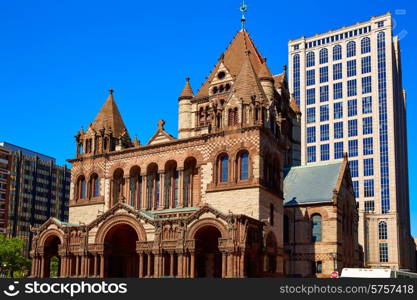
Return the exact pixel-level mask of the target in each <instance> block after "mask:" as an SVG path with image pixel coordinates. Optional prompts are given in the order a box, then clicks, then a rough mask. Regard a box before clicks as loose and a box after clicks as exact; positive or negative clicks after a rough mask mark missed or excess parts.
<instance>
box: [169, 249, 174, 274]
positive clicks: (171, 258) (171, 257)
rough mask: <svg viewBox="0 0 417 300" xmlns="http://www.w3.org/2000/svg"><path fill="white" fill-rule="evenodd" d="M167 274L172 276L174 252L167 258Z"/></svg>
mask: <svg viewBox="0 0 417 300" xmlns="http://www.w3.org/2000/svg"><path fill="white" fill-rule="evenodd" d="M169 266H170V270H169V276H171V277H174V253H171V256H170V258H169Z"/></svg>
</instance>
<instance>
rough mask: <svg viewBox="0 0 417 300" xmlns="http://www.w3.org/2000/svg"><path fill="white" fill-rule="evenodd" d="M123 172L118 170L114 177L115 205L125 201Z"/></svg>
mask: <svg viewBox="0 0 417 300" xmlns="http://www.w3.org/2000/svg"><path fill="white" fill-rule="evenodd" d="M123 174H124V173H123V170H122V169H117V170H116V171H115V172H114V175H113V205H115V204H116V203H117V202H119V200H120V201H121V200H122V199H123V187H124V183H125V182H124V178H123Z"/></svg>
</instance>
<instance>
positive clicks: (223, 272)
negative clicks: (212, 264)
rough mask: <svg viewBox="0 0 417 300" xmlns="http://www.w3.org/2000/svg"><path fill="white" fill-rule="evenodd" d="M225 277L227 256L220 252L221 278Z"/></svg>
mask: <svg viewBox="0 0 417 300" xmlns="http://www.w3.org/2000/svg"><path fill="white" fill-rule="evenodd" d="M226 277H227V254H226V252H222V278H226Z"/></svg>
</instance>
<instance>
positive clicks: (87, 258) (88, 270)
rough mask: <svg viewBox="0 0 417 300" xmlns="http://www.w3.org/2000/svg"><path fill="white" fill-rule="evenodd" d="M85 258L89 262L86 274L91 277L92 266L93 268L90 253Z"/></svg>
mask: <svg viewBox="0 0 417 300" xmlns="http://www.w3.org/2000/svg"><path fill="white" fill-rule="evenodd" d="M85 260H86V262H87V268H86V276H85V277H87V278H89V277H90V268H91V266H90V256H89V255H87V256H86V257H85Z"/></svg>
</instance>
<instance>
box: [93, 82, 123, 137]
mask: <svg viewBox="0 0 417 300" xmlns="http://www.w3.org/2000/svg"><path fill="white" fill-rule="evenodd" d="M113 93H114V90H113V89H110V90H109V96H108V97H107V99H106V102H104V105H103V106H102V107H101V109H100V111H99V113H98V114H97V116H96V118H95V120H94V122H93V124H91V127H92V128H93V129H94V130H96V131H100V130H103V128H104V129H105V130H106V132H110V131H111V132H112V133H113V136H115V137H119V136H122V135H123V134H124V133H125V132H127V129H126V126H125V124H124V122H123V119H122V116H121V115H120V112H119V109H118V108H117V105H116V102H115V101H114V97H113Z"/></svg>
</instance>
